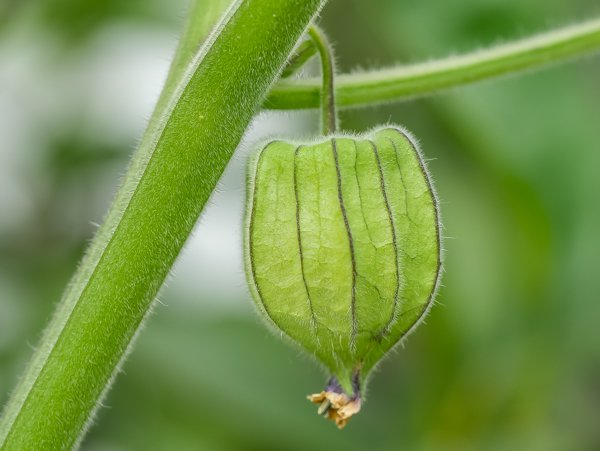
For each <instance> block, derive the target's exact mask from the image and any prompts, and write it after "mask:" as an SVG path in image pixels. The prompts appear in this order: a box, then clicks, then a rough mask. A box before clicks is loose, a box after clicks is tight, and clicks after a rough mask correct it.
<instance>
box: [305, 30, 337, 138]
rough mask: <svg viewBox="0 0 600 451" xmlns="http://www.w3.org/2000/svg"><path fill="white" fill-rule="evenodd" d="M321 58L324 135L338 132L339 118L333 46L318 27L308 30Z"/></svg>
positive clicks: (322, 124)
mask: <svg viewBox="0 0 600 451" xmlns="http://www.w3.org/2000/svg"><path fill="white" fill-rule="evenodd" d="M308 35H309V36H310V38H311V39H312V41H313V42H314V44H315V46H316V48H317V51H318V52H319V57H320V58H321V78H322V82H321V83H322V84H321V127H322V130H323V135H330V134H332V133H335V132H336V131H337V124H338V117H337V111H336V105H335V83H334V82H335V80H334V78H335V62H334V59H333V51H332V50H331V44H329V40H328V39H327V36H326V35H325V33H323V31H322V30H321V29H320V28H319V27H317V26H316V25H313V26H311V27H310V28H309V29H308Z"/></svg>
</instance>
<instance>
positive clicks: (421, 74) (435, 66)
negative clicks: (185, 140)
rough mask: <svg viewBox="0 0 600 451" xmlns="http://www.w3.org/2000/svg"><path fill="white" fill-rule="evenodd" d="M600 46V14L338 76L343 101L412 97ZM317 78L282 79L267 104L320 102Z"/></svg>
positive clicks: (353, 103)
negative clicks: (509, 39)
mask: <svg viewBox="0 0 600 451" xmlns="http://www.w3.org/2000/svg"><path fill="white" fill-rule="evenodd" d="M598 51H600V19H595V20H591V21H588V22H584V23H580V24H577V25H573V26H569V27H565V28H562V29H558V30H555V31H551V32H548V33H543V34H540V35H537V36H534V37H530V38H526V39H523V40H520V41H516V42H513V43H508V44H503V45H499V46H497V47H493V48H490V49H486V50H481V51H477V52H474V53H472V54H465V55H459V56H452V57H449V58H446V59H442V60H440V61H432V62H427V63H420V64H414V65H409V66H399V67H394V68H388V69H381V70H374V71H371V72H364V73H353V74H341V75H338V76H337V77H336V93H337V104H338V106H341V107H351V106H361V105H372V104H375V103H382V102H391V101H401V100H407V99H411V98H415V97H419V96H425V95H429V94H431V93H434V92H438V91H441V90H445V89H450V88H453V87H456V86H462V85H466V84H469V83H473V82H476V81H480V80H485V79H489V78H494V77H498V76H501V75H505V74H511V73H515V72H519V71H523V70H527V69H536V68H539V67H543V66H544V65H547V64H551V63H557V62H560V61H564V60H567V59H570V58H575V57H578V56H582V55H585V54H589V53H592V52H598ZM320 96H321V81H320V80H319V79H317V78H311V79H306V80H297V81H289V80H284V81H281V82H279V83H278V84H277V85H276V86H275V87H274V89H273V90H272V91H271V93H270V95H269V97H268V98H267V101H266V102H265V104H264V106H265V108H269V109H302V108H317V107H319V105H320V98H321V97H320Z"/></svg>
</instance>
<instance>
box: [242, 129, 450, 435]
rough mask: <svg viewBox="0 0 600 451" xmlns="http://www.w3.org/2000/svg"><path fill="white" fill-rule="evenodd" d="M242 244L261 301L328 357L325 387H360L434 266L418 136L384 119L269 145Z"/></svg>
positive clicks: (402, 330)
mask: <svg viewBox="0 0 600 451" xmlns="http://www.w3.org/2000/svg"><path fill="white" fill-rule="evenodd" d="M245 256H246V270H247V275H248V280H249V282H250V287H251V291H252V294H253V297H254V300H255V302H256V304H257V306H258V308H259V310H260V311H261V312H262V313H263V314H264V315H265V317H266V318H268V320H269V322H270V323H271V324H272V325H274V326H275V327H277V328H278V329H280V330H281V331H282V332H283V333H284V334H285V335H286V336H288V337H289V338H291V339H292V340H293V341H294V342H296V343H298V344H299V345H301V346H302V347H303V348H304V349H306V350H307V351H308V352H309V353H311V354H313V355H314V356H316V357H317V359H318V360H320V361H321V362H322V363H323V364H324V365H325V366H326V367H327V368H328V370H329V371H330V372H331V374H332V375H333V379H332V381H333V385H335V386H336V387H339V389H337V390H333V391H334V392H341V393H339V394H342V395H344V396H347V398H348V400H353V399H356V398H357V397H359V396H360V393H359V392H360V388H361V387H363V386H364V384H365V381H366V378H367V376H368V375H369V372H370V371H371V369H373V367H374V366H375V365H376V364H377V362H378V361H379V360H380V359H381V358H382V357H383V356H384V355H385V354H386V353H387V352H388V351H389V350H390V349H391V348H392V347H393V346H394V345H395V344H396V343H398V342H399V341H400V340H401V339H402V337H404V336H405V335H406V334H407V333H409V332H410V331H411V330H412V329H413V328H414V327H415V325H417V324H418V322H419V320H420V319H421V318H423V316H424V315H425V314H426V312H427V310H428V307H429V306H430V305H431V303H432V301H433V298H434V295H435V291H436V288H437V285H438V281H439V277H440V272H441V236H440V225H439V214H438V206H437V200H436V197H435V194H434V191H433V189H432V185H431V180H430V178H429V175H428V173H427V170H426V168H425V164H424V161H423V159H422V157H421V155H420V153H419V150H418V147H417V145H416V143H415V141H414V140H413V139H412V138H411V137H410V135H409V134H407V133H406V132H405V131H404V130H403V129H401V128H397V127H392V126H390V127H386V128H382V129H378V130H376V131H374V132H372V133H368V134H366V135H363V136H356V137H350V136H331V137H327V138H323V140H322V141H321V142H315V143H308V144H299V143H291V142H285V141H273V142H271V143H269V144H268V145H266V146H265V147H264V148H263V149H262V150H261V151H260V152H258V153H257V154H256V156H255V158H254V159H253V161H252V164H251V165H250V174H249V184H248V200H247V224H246V227H245ZM330 385H331V384H330ZM321 400H322V399H321ZM329 401H331V400H327V402H328V403H329ZM315 402H316V401H315ZM325 410H327V409H325ZM330 417H331V416H330ZM334 419H335V418H334ZM343 424H345V423H343ZM343 424H342V425H341V426H343ZM338 426H340V423H339V422H338Z"/></svg>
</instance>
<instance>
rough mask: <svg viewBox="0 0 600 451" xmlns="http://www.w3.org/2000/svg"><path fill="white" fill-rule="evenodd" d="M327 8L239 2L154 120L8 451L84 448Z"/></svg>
mask: <svg viewBox="0 0 600 451" xmlns="http://www.w3.org/2000/svg"><path fill="white" fill-rule="evenodd" d="M324 3H325V0H236V1H233V2H232V4H231V5H230V6H229V8H228V9H227V11H226V13H225V15H224V16H223V18H222V20H221V22H220V23H219V25H218V27H217V28H216V29H215V30H214V31H213V33H212V34H211V36H210V37H209V38H208V40H207V41H206V43H205V45H204V46H203V47H202V48H201V49H200V51H199V52H198V53H197V54H196V55H195V57H194V58H193V61H192V62H191V63H190V64H189V65H188V66H187V67H186V69H185V71H182V73H181V76H180V77H176V78H178V79H177V80H174V81H173V82H172V83H173V86H174V88H173V91H172V95H168V96H167V97H166V98H167V100H166V101H165V104H164V111H162V112H161V114H157V115H154V116H153V121H154V122H153V123H151V124H150V125H149V127H148V129H147V130H146V132H145V135H144V137H143V138H142V140H141V143H140V148H139V149H138V151H137V152H136V153H135V155H134V158H133V160H132V162H131V164H130V167H129V169H128V173H127V175H126V177H125V179H124V182H123V186H122V187H121V188H120V190H119V192H118V193H117V196H116V199H115V201H114V203H113V205H112V207H111V209H110V210H109V213H108V215H107V217H106V220H105V222H104V224H103V226H102V227H101V228H100V229H99V231H98V234H97V235H96V237H95V238H94V241H93V242H92V244H91V246H90V249H89V250H88V252H87V254H86V256H85V258H84V259H83V261H82V264H81V265H80V267H79V269H78V270H77V272H76V274H75V276H74V277H73V279H72V281H71V284H70V285H69V287H68V288H67V290H66V292H65V294H64V296H63V299H62V301H61V302H60V304H59V306H58V308H57V311H56V313H55V315H54V317H53V319H52V321H51V323H50V325H49V326H48V328H47V330H46V332H45V334H44V336H43V338H42V340H41V342H40V344H39V345H38V347H37V350H36V352H35V353H34V356H33V359H32V361H31V363H30V364H29V366H28V368H27V370H26V371H25V374H24V376H23V378H22V380H21V382H20V384H19V386H18V387H17V389H16V390H15V392H14V393H13V395H12V397H11V399H10V401H9V403H8V404H7V406H6V409H5V411H4V414H3V417H2V419H1V420H0V447H1V449H2V450H54V449H71V448H73V447H76V446H77V444H78V443H79V441H80V439H81V437H82V436H83V433H84V431H85V429H86V427H87V425H88V424H89V423H90V421H91V419H92V418H93V414H94V412H95V410H96V407H97V406H98V404H99V402H100V400H101V398H102V397H103V395H104V394H105V393H106V391H107V389H108V387H109V385H110V382H111V381H112V379H113V378H114V376H115V375H116V374H117V372H118V367H119V364H120V363H121V362H122V360H123V358H124V356H125V354H126V353H127V350H128V349H129V347H130V344H131V342H132V340H133V338H134V336H135V335H136V333H137V331H138V329H139V327H140V324H141V323H142V321H143V319H144V318H145V317H146V316H147V314H148V312H149V310H150V307H151V304H152V301H153V300H154V298H155V296H156V294H157V292H158V290H159V288H160V286H161V285H162V283H163V281H164V279H165V277H166V276H167V274H168V272H169V270H170V268H171V266H172V264H173V262H174V260H175V258H176V257H177V255H178V254H179V252H180V250H181V248H182V246H183V244H184V243H185V241H186V239H187V237H188V236H189V234H190V232H191V230H192V228H193V226H194V224H195V222H196V220H197V218H198V216H199V214H200V212H201V211H202V209H203V207H204V205H205V203H206V201H207V199H208V197H209V196H210V194H211V192H212V190H213V189H214V187H215V185H216V183H217V181H218V179H219V177H220V175H221V174H222V172H223V170H224V168H225V166H226V164H227V162H228V161H229V159H230V157H231V155H232V153H233V151H234V150H235V148H236V146H237V145H238V143H239V141H240V139H241V137H242V135H243V133H244V131H245V129H246V128H247V126H248V124H249V123H250V121H251V119H252V117H253V116H254V114H255V113H256V111H257V110H258V109H259V108H260V105H261V104H262V102H263V99H264V97H265V95H266V93H267V92H268V90H269V88H270V87H271V85H272V83H273V82H274V80H275V79H276V77H277V75H278V74H279V72H280V71H281V69H282V67H283V66H284V64H285V61H286V59H287V58H288V55H289V53H290V52H291V51H292V50H293V48H294V45H295V43H296V42H297V40H298V38H299V37H300V36H301V35H302V34H303V33H304V32H305V31H306V28H307V26H308V24H309V23H310V22H311V20H313V19H314V17H315V15H316V14H317V13H318V11H319V10H320V8H321V6H322V5H323V4H324Z"/></svg>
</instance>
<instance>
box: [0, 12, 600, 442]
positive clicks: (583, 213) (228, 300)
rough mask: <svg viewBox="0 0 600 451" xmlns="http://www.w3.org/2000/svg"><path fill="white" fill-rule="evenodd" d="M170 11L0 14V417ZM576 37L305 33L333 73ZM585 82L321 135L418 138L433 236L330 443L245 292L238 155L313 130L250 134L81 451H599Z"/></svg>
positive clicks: (312, 126) (595, 206)
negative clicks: (390, 128)
mask: <svg viewBox="0 0 600 451" xmlns="http://www.w3.org/2000/svg"><path fill="white" fill-rule="evenodd" d="M185 4H186V2H185V1H183V0H176V1H166V0H143V1H142V0H129V1H126V2H123V1H119V0H103V1H101V0H46V1H33V0H31V1H25V0H2V2H0V404H4V403H5V402H6V400H7V397H8V394H9V392H10V390H11V389H12V387H13V386H14V385H15V382H16V380H17V377H18V374H19V373H20V372H21V371H22V369H23V367H24V365H25V363H26V362H27V360H28V358H29V357H30V355H31V353H32V350H33V348H34V347H35V345H36V342H37V341H38V338H39V336H40V332H41V330H42V329H43V327H44V324H45V323H46V321H47V320H48V317H49V315H50V314H51V312H52V309H53V307H54V306H55V304H56V302H58V300H59V298H60V295H61V292H62V290H63V288H64V286H65V284H66V283H67V281H68V280H69V277H70V275H71V274H72V272H73V271H74V269H75V267H76V265H77V262H78V260H79V258H80V257H81V254H82V252H83V250H84V249H85V246H86V244H87V243H88V242H89V240H90V238H91V237H92V234H93V232H94V230H95V227H96V226H95V223H98V222H100V221H101V220H102V216H103V214H104V212H105V211H106V209H107V207H108V204H109V202H110V199H111V197H112V195H113V194H114V192H115V189H116V186H117V184H118V181H119V179H120V176H121V175H122V174H123V173H124V170H125V167H126V164H127V161H128V158H129V156H130V154H131V152H132V149H133V148H134V146H135V144H136V140H137V139H138V138H139V136H140V134H141V133H142V131H143V127H144V124H145V121H146V119H147V117H148V116H149V114H150V112H151V110H152V107H153V103H154V102H155V100H156V98H157V95H158V93H159V91H160V87H161V83H162V81H163V79H164V77H165V74H166V71H167V68H168V63H169V59H170V57H171V55H172V53H173V49H174V46H175V44H176V37H177V34H178V32H179V30H180V27H181V21H182V19H183V17H184V15H185V8H186V6H185ZM594 15H600V8H599V5H598V2H597V0H568V1H567V0H544V1H542V0H531V1H526V2H524V1H522V0H502V1H501V0H484V1H482V0H460V1H458V0H456V1H452V2H448V1H446V0H429V1H423V2H413V1H409V0H373V1H365V0H345V1H344V0H331V1H330V4H329V5H328V7H327V8H326V10H325V12H324V14H323V26H324V28H325V29H326V30H327V31H328V32H329V35H330V36H331V38H332V39H333V40H334V41H335V43H336V49H337V55H338V61H339V67H340V68H341V69H343V70H352V69H355V68H357V67H363V68H367V67H373V66H380V65H386V64H393V63H397V62H410V61H419V60H423V59H429V58H434V57H439V56H443V55H447V54H449V53H457V52H461V51H467V50H469V49H474V48H478V47H481V46H484V45H488V44H493V43H497V42H501V41H502V40H508V39H512V38H517V37H521V36H524V35H527V34H528V33H530V32H534V31H542V30H546V29H548V28H550V27H552V26H557V25H561V24H565V23H571V22H574V21H577V20H581V19H584V18H588V17H591V16H594ZM599 80H600V57H597V58H587V59H585V60H582V61H578V62H575V63H572V64H566V65H561V66H559V67H555V68H551V69H548V70H544V71H541V72H537V73H534V74H528V75H526V76H522V77H511V78H508V79H503V80H501V81H496V82H488V83H483V84H478V85H474V86H471V87H466V88H461V89H456V90H454V91H452V92H451V93H444V94H442V95H437V96H435V97H430V98H427V99H421V100H416V101H412V102H410V103H405V104H398V105H388V106H379V107H377V108H369V109H363V110H353V111H347V112H344V113H343V114H342V120H343V126H344V127H345V128H346V129H348V130H356V131H361V130H365V129H368V128H371V127H373V126H374V125H377V124H380V123H383V122H388V121H391V122H395V123H400V124H403V125H405V126H406V127H407V128H408V129H410V130H411V131H412V132H413V133H414V134H415V135H416V136H418V137H419V138H420V140H421V143H422V147H423V150H424V152H425V154H426V155H427V157H428V158H430V159H431V161H430V165H429V166H430V170H431V172H432V173H433V175H434V178H435V181H436V185H437V188H438V191H439V195H440V197H441V199H442V214H443V218H444V226H445V230H444V234H445V236H446V237H447V239H446V241H445V248H446V260H445V261H446V264H445V266H446V273H445V276H444V279H443V283H444V286H443V288H442V290H441V293H440V296H439V298H438V303H437V304H438V305H437V306H436V307H435V308H434V309H433V310H432V313H431V315H430V317H429V318H428V320H427V322H426V324H425V325H423V326H422V327H421V328H419V330H418V331H417V332H416V333H415V334H414V335H413V336H411V337H410V339H409V340H407V342H406V345H405V347H404V348H401V349H399V350H398V351H397V352H395V353H394V355H392V356H390V357H389V358H388V359H387V360H386V361H385V362H384V363H383V364H382V365H381V366H380V371H378V374H377V375H376V376H375V377H374V378H373V380H372V383H371V386H370V389H369V392H368V400H367V403H366V405H365V406H364V410H363V412H362V413H361V414H360V415H359V416H358V417H357V418H356V419H353V420H352V422H351V423H350V425H349V426H348V427H347V428H346V429H345V430H344V431H342V432H340V431H337V430H336V429H335V427H334V426H333V425H332V424H330V423H329V422H326V421H324V420H323V419H321V418H319V417H318V416H317V415H316V413H315V409H314V408H313V406H312V405H310V404H309V403H308V401H306V400H305V399H304V396H305V395H306V394H308V393H311V392H314V391H316V390H319V389H320V388H321V387H322V385H323V384H324V381H325V374H323V373H322V372H321V371H320V370H319V369H318V368H317V366H316V365H315V364H314V363H313V362H312V361H311V360H310V359H309V358H307V357H305V356H303V355H301V353H300V352H299V351H298V350H297V349H294V348H291V347H290V346H288V345H287V344H285V343H283V342H282V341H281V340H279V339H277V338H276V337H274V336H273V334H272V333H271V332H269V331H268V330H267V329H266V328H265V327H264V326H263V324H262V323H261V322H260V320H259V319H258V317H257V315H256V314H255V313H254V310H253V306H252V303H251V300H250V297H249V295H248V293H247V289H246V287H245V282H244V276H243V269H242V258H241V240H240V224H241V217H242V211H243V207H242V205H243V195H244V161H245V158H246V155H247V154H248V152H249V151H250V150H251V149H252V148H253V147H255V146H256V143H257V142H259V141H261V140H263V139H264V138H265V137H266V136H269V135H271V134H274V133H282V130H285V131H286V132H288V134H289V135H292V136H310V135H311V134H313V133H315V131H316V129H317V118H316V114H315V113H314V112H304V113H294V114H291V113H286V114H263V115H261V116H260V117H259V119H258V120H257V121H256V122H255V123H254V124H253V126H252V127H251V130H250V132H249V134H248V136H247V137H246V139H245V140H244V143H243V144H242V145H241V146H240V149H238V152H237V154H236V157H234V160H233V161H232V164H231V165H230V167H229V168H228V170H227V172H226V174H225V175H224V177H223V180H222V182H221V184H220V185H219V188H218V190H217V192H216V193H215V195H214V196H213V198H212V200H211V203H210V205H209V207H208V208H207V209H206V210H205V213H204V214H203V216H202V218H201V220H200V222H199V225H198V228H197V230H196V232H195V234H194V236H193V238H192V239H191V240H190V242H189V243H188V246H187V247H186V249H185V251H184V253H183V255H182V257H181V259H180V260H179V262H178V263H177V265H176V268H175V270H174V273H173V276H172V277H171V279H170V282H169V284H168V286H167V288H166V289H164V290H163V292H162V294H161V296H160V300H161V302H160V303H158V304H157V305H156V308H155V314H154V315H153V316H152V317H151V319H150V320H149V321H148V322H147V324H146V327H145V329H144V330H143V332H142V333H141V335H140V337H139V339H138V341H137V345H136V346H135V350H134V351H133V352H132V354H131V356H130V357H129V359H128V361H127V362H126V364H125V366H124V368H123V372H122V374H120V375H119V377H118V379H117V381H116V383H115V385H114V387H113V389H112V391H111V392H110V394H109V395H108V397H107V399H105V400H104V402H103V405H104V406H105V407H104V408H103V409H101V410H100V411H99V413H98V415H97V419H96V421H95V424H94V426H93V427H92V429H91V431H90V433H89V435H88V437H87V439H86V441H85V443H84V445H83V449H85V450H142V449H144V450H257V451H258V450H308V449H311V450H325V449H345V450H544V451H546V450H557V451H563V450H598V449H600V327H599V320H600V277H599V275H598V272H599V269H600V261H599V260H600V238H599V234H598V229H599V228H600V207H599V205H600V203H599V202H598V197H599V194H600V175H599V174H600V126H599V125H600V84H599ZM98 333H99V334H101V333H102V331H101V330H99V331H98Z"/></svg>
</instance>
